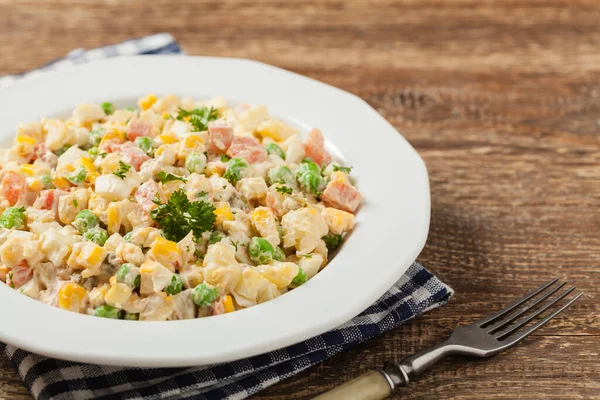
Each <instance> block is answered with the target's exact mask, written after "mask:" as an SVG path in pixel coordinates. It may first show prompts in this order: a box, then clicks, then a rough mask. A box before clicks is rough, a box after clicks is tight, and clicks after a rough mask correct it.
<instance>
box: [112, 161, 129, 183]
mask: <svg viewBox="0 0 600 400" xmlns="http://www.w3.org/2000/svg"><path fill="white" fill-rule="evenodd" d="M130 169H131V165H127V164H125V163H124V162H123V161H121V160H119V169H118V170H116V171H115V172H113V174H115V175H116V176H118V177H119V178H121V179H125V174H127V172H129V170H130Z"/></svg>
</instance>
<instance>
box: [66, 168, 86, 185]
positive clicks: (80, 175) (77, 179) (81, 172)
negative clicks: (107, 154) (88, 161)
mask: <svg viewBox="0 0 600 400" xmlns="http://www.w3.org/2000/svg"><path fill="white" fill-rule="evenodd" d="M86 176H87V169H85V167H83V166H82V167H80V168H79V169H78V170H77V172H76V173H75V174H73V175H71V176H67V177H66V178H67V180H68V181H69V182H71V183H72V184H74V185H77V184H80V183H83V181H85V177H86Z"/></svg>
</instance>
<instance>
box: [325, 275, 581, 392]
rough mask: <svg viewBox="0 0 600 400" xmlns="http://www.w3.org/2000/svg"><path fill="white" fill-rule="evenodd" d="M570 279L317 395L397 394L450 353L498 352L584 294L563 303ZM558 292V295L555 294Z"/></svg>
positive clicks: (479, 354) (477, 354) (485, 354)
mask: <svg viewBox="0 0 600 400" xmlns="http://www.w3.org/2000/svg"><path fill="white" fill-rule="evenodd" d="M565 285H566V282H559V281H558V278H556V279H553V280H552V281H550V282H548V283H546V284H545V285H542V286H541V287H539V288H538V289H536V290H534V291H533V292H531V293H529V294H528V295H527V296H525V297H523V298H521V299H519V300H516V301H515V302H514V303H512V304H510V305H508V306H507V307H506V308H504V309H502V310H500V311H498V312H497V313H495V314H492V315H490V316H488V317H485V318H482V319H480V320H479V321H476V322H474V323H472V324H470V325H466V326H460V327H458V328H456V329H455V330H454V332H452V334H451V335H450V337H449V338H448V339H447V340H446V341H445V342H443V343H440V344H438V345H435V346H433V347H430V348H429V349H427V350H424V351H421V352H419V353H417V354H415V355H412V356H409V357H406V358H405V359H403V360H401V361H400V362H388V363H387V364H386V365H385V367H384V368H383V369H380V370H373V371H369V372H367V373H365V374H363V375H361V376H359V377H358V378H356V379H353V380H352V381H350V382H347V383H345V384H343V385H341V386H339V387H337V388H335V389H333V390H331V391H329V392H326V393H323V394H321V395H320V396H317V397H316V398H315V400H316V399H318V400H333V399H336V400H337V399H344V400H345V399H348V400H380V399H384V398H386V397H388V396H389V395H390V394H392V392H393V391H394V390H395V389H396V388H397V387H399V386H407V385H408V383H409V381H410V379H412V378H414V377H417V376H419V375H421V374H422V373H423V372H425V370H427V369H428V368H430V367H431V366H433V365H434V364H436V363H438V362H439V361H440V360H441V359H443V358H445V357H447V356H449V355H457V354H459V355H468V356H475V357H491V356H493V355H496V354H498V353H500V352H501V351H503V350H505V349H507V348H509V347H512V346H513V345H515V344H517V343H518V342H520V341H521V340H523V339H524V338H526V337H527V336H529V335H531V334H532V333H533V332H535V331H536V330H537V329H539V328H540V327H542V326H543V325H544V324H546V323H547V322H548V321H550V320H551V319H552V318H554V317H555V316H556V315H558V314H559V313H560V312H561V311H563V310H564V309H566V308H567V307H569V306H570V305H571V304H573V303H574V302H575V301H576V300H577V299H579V298H580V297H581V296H582V295H583V293H581V292H579V293H577V294H575V297H573V298H571V299H570V300H568V301H567V302H566V303H565V304H563V305H562V306H560V304H559V302H560V301H561V300H563V299H565V298H566V297H567V296H569V295H570V294H571V293H573V291H574V290H575V289H576V288H575V286H571V287H569V288H567V289H566V290H561V289H563V287H564V286H565ZM554 294H556V296H555V297H553V298H551V296H552V295H554ZM559 306H560V307H559ZM546 311H549V312H550V314H549V315H548V316H546V317H545V318H544V319H541V320H539V321H537V322H535V323H534V324H533V325H529V326H528V324H529V323H530V322H532V321H533V320H534V319H535V318H536V317H538V316H539V315H540V314H542V313H544V312H546Z"/></svg>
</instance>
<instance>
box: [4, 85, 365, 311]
mask: <svg viewBox="0 0 600 400" xmlns="http://www.w3.org/2000/svg"><path fill="white" fill-rule="evenodd" d="M324 143H325V139H324V137H323V134H322V133H321V131H319V130H318V129H313V130H311V131H310V132H308V135H306V137H305V138H304V139H302V138H301V136H300V134H299V132H297V130H296V129H294V128H292V127H290V126H289V125H287V124H286V123H284V122H282V121H280V120H278V119H275V118H273V117H271V116H270V115H269V113H268V111H267V109H266V108H265V107H264V106H260V105H259V106H250V105H247V104H242V105H239V106H236V107H230V106H229V105H228V104H227V103H226V102H225V100H223V99H222V98H216V99H212V100H210V101H205V102H196V101H194V100H193V99H191V98H178V97H177V96H174V95H168V96H164V97H162V98H157V97H156V96H155V95H152V94H150V95H148V96H145V97H143V98H141V99H139V101H138V105H137V107H128V108H117V107H115V106H114V105H113V104H112V103H109V102H106V103H103V104H81V105H79V106H78V107H77V108H75V110H74V111H73V114H72V116H71V117H70V118H69V119H66V120H63V119H57V118H45V119H42V120H41V121H40V122H33V123H28V124H23V125H20V126H19V127H18V128H17V132H16V137H15V139H14V144H13V145H12V147H11V148H9V149H3V150H0V161H1V164H0V165H1V169H0V281H1V282H3V283H2V284H6V285H7V286H8V287H10V288H13V289H14V290H16V291H18V292H21V293H23V294H24V295H27V296H29V297H31V298H34V299H37V300H39V301H41V302H44V303H46V304H50V305H52V306H55V307H59V308H62V309H65V310H70V311H74V312H77V313H83V314H89V315H95V316H98V317H103V318H115V319H128V320H175V319H188V318H200V317H206V316H209V315H217V314H223V313H229V312H233V311H236V310H240V309H243V308H246V307H251V306H254V305H256V304H259V303H262V302H265V301H267V300H271V299H273V298H275V297H277V296H280V295H281V294H284V293H286V292H287V291H289V290H293V289H295V288H297V287H299V286H301V285H303V284H305V283H306V282H307V281H308V280H310V279H311V278H313V277H314V276H315V275H316V274H317V273H318V272H319V270H320V269H322V268H323V267H324V266H325V265H326V264H327V260H328V256H329V253H330V252H331V251H332V250H335V249H336V248H338V247H339V246H340V245H341V243H342V241H343V240H344V236H345V235H346V234H347V233H348V232H349V231H350V230H352V229H353V227H354V213H355V212H356V210H357V208H358V207H359V205H360V203H361V200H362V196H361V195H360V193H359V192H358V191H357V189H356V188H355V187H354V185H353V183H352V179H351V178H350V176H349V174H350V168H349V167H345V166H342V165H340V164H339V163H336V162H334V161H332V156H331V155H330V154H329V153H328V152H327V150H326V149H325V146H324Z"/></svg>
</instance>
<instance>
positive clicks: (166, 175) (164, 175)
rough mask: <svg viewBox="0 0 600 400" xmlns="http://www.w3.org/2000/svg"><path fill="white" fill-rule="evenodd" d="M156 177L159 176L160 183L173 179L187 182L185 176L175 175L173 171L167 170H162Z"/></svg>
mask: <svg viewBox="0 0 600 400" xmlns="http://www.w3.org/2000/svg"><path fill="white" fill-rule="evenodd" d="M156 177H157V178H158V180H159V181H160V183H163V184H164V183H167V182H171V181H181V182H183V183H186V182H187V179H185V178H184V177H183V176H177V175H173V174H172V173H170V172H169V173H167V172H165V171H160V172H159V173H158V175H156Z"/></svg>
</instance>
